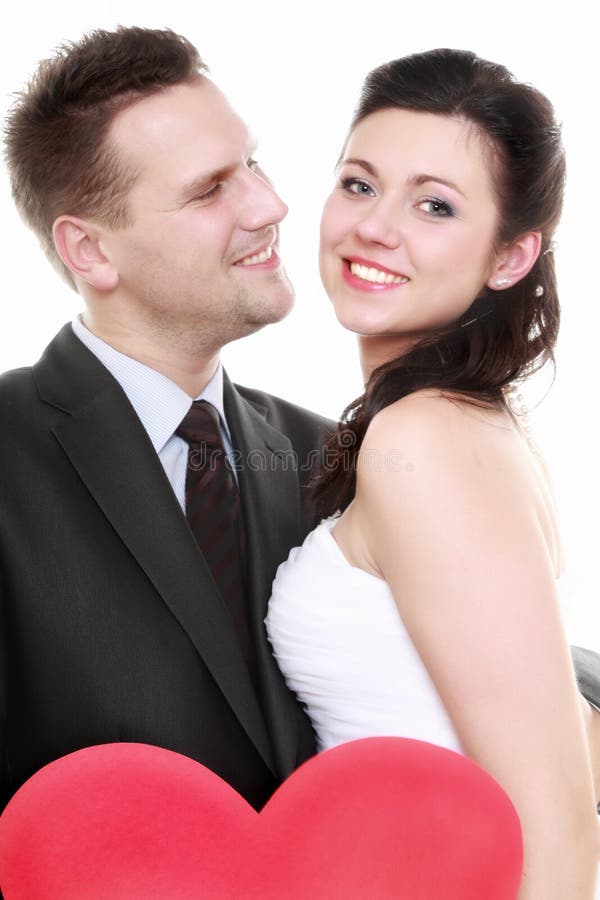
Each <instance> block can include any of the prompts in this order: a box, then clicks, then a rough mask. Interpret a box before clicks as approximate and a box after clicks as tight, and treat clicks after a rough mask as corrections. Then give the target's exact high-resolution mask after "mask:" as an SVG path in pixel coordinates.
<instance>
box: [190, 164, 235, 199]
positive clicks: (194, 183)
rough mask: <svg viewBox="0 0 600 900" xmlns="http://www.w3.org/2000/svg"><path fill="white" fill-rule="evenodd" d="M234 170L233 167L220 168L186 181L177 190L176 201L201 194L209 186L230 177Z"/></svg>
mask: <svg viewBox="0 0 600 900" xmlns="http://www.w3.org/2000/svg"><path fill="white" fill-rule="evenodd" d="M234 169H235V166H233V165H227V166H220V167H219V168H218V169H214V170H213V171H212V172H205V173H203V174H200V175H194V177H193V178H190V180H189V181H186V182H185V184H184V185H183V186H182V187H181V188H180V189H179V191H178V192H177V199H178V200H180V201H184V200H189V199H190V197H194V196H195V195H196V194H201V193H202V191H204V190H206V188H208V187H210V186H211V184H214V183H215V182H217V181H222V180H223V179H224V178H227V176H228V175H231V173H232V172H233V170H234Z"/></svg>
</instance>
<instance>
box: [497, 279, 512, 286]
mask: <svg viewBox="0 0 600 900" xmlns="http://www.w3.org/2000/svg"><path fill="white" fill-rule="evenodd" d="M507 284H510V278H496V287H506V285H507Z"/></svg>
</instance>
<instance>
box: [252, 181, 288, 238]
mask: <svg viewBox="0 0 600 900" xmlns="http://www.w3.org/2000/svg"><path fill="white" fill-rule="evenodd" d="M248 179H249V181H248V186H247V192H246V198H245V205H244V212H243V215H242V216H241V218H240V225H241V226H242V228H244V229H245V230H246V231H258V230H259V229H260V228H265V227H266V226H267V225H277V224H279V222H281V221H282V220H283V219H285V217H286V216H287V214H288V207H287V205H286V204H285V203H284V202H283V200H282V199H281V197H280V196H279V194H278V193H277V192H276V190H275V188H274V187H273V185H272V184H271V183H270V181H269V180H268V179H267V178H266V177H264V176H263V175H262V174H259V173H258V172H248Z"/></svg>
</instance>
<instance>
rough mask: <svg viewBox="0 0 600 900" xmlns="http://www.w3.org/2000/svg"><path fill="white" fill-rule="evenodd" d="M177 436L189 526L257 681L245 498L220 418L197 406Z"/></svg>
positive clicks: (208, 408) (212, 410)
mask: <svg viewBox="0 0 600 900" xmlns="http://www.w3.org/2000/svg"><path fill="white" fill-rule="evenodd" d="M175 434H177V435H179V437H181V438H183V440H184V441H186V443H187V444H188V447H189V449H188V463H187V470H186V479H185V507H186V517H187V520H188V523H189V526H190V528H191V530H192V533H193V534H194V537H195V538H196V541H197V543H198V546H199V548H200V550H201V551H202V555H203V556H204V559H205V560H206V562H207V563H208V566H209V568H210V571H211V573H212V576H213V579H214V582H215V584H216V586H217V589H218V591H219V594H220V595H221V597H222V598H223V600H224V602H225V605H226V606H227V608H228V609H229V611H230V613H231V616H232V619H233V624H234V627H235V631H236V634H237V637H238V641H239V643H240V646H241V649H242V654H243V656H244V659H245V660H246V664H247V665H248V669H249V671H250V674H251V675H252V677H253V678H255V657H254V645H253V642H252V638H251V635H250V623H249V618H248V605H247V601H246V596H245V585H244V574H245V538H244V524H243V519H242V511H241V505H240V494H239V490H238V486H237V483H236V480H235V478H234V477H233V474H232V472H231V468H230V466H229V462H228V460H227V454H226V452H225V448H224V446H223V440H222V438H221V432H220V428H219V413H218V412H217V410H216V409H215V408H214V406H212V405H211V404H210V403H207V402H206V401H204V400H196V401H194V402H193V403H192V405H191V407H190V410H189V412H188V413H187V415H186V417H185V418H184V420H183V421H182V423H181V425H180V426H179V428H178V429H177V430H176V432H175Z"/></svg>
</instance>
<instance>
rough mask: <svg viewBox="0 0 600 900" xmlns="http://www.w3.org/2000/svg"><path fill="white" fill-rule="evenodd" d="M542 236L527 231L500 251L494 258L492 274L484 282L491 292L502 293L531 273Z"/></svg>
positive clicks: (535, 232)
mask: <svg viewBox="0 0 600 900" xmlns="http://www.w3.org/2000/svg"><path fill="white" fill-rule="evenodd" d="M541 246H542V235H541V233H540V232H539V231H527V232H525V234H522V235H521V236H520V237H519V238H517V240H516V241H514V243H512V244H510V246H508V247H506V248H505V249H504V250H502V251H500V253H498V255H497V257H496V262H495V264H494V267H493V270H492V274H491V275H490V277H489V278H488V280H487V281H486V285H487V287H489V288H491V289H492V290H493V291H503V290H506V289H507V288H510V287H512V286H513V285H514V284H516V283H517V281H520V280H521V279H522V278H525V276H526V275H527V274H528V273H529V272H530V271H531V269H532V268H533V266H534V265H535V262H536V260H537V258H538V256H539V255H540V248H541Z"/></svg>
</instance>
